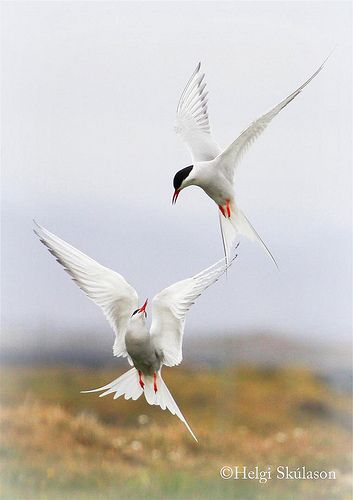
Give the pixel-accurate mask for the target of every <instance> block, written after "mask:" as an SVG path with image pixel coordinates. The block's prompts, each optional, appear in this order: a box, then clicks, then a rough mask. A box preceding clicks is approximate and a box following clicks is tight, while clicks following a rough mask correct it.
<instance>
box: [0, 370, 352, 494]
mask: <svg viewBox="0 0 353 500" xmlns="http://www.w3.org/2000/svg"><path fill="white" fill-rule="evenodd" d="M122 371H125V370H121V369H120V368H119V369H115V370H113V369H111V368H109V369H92V368H90V369H88V368H81V367H77V368H72V367H69V366H65V365H62V366H55V367H53V366H48V367H46V366H32V367H21V366H3V367H2V369H1V387H0V389H1V391H0V401H1V418H0V421H1V455H0V465H1V492H0V496H1V498H3V499H19V500H23V499H26V500H27V499H40V500H41V499H50V500H51V499H60V500H61V499H65V500H66V499H70V500H71V499H74V500H75V499H102V500H103V499H130V500H134V499H141V498H147V499H189V498H190V499H196V500H197V499H227V498H236V499H296V498H298V499H299V498H300V499H302V498H304V499H305V498H308V499H316V498H327V499H335V498H339V499H350V498H351V482H352V473H351V431H350V419H351V400H350V398H349V397H348V396H347V395H344V394H343V393H342V394H341V393H340V394H339V393H335V392H334V391H333V390H332V389H330V388H328V387H327V386H326V385H325V384H324V382H322V381H321V380H320V379H318V378H316V377H315V376H314V375H312V374H311V373H310V372H308V371H306V370H303V369H299V368H298V369H295V368H291V369H259V368H252V367H240V368H239V367H238V368H237V369H235V368H234V369H222V370H221V369H220V370H215V369H213V370H210V369H207V368H203V369H193V367H191V366H189V367H186V366H185V365H184V366H183V367H182V368H173V370H171V371H169V370H168V369H165V370H164V379H165V381H166V383H167V385H168V387H169V389H170V390H171V392H172V394H173V396H174V397H175V399H176V401H177V403H178V404H179V407H180V408H181V410H182V412H183V413H184V415H185V417H186V418H187V420H188V421H189V423H190V425H191V427H192V429H193V430H194V432H195V434H196V435H197V437H198V439H199V444H196V443H195V442H194V441H193V439H192V438H191V436H190V435H189V433H188V431H187V430H186V428H185V427H184V425H183V424H182V423H181V422H180V421H179V420H178V419H177V418H176V417H175V416H172V415H171V414H170V413H169V412H163V411H161V410H160V409H159V408H156V407H149V406H148V405H147V404H146V402H145V401H144V399H142V398H140V400H138V401H125V400H122V399H118V400H115V401H114V400H113V399H112V396H111V395H110V396H107V397H105V398H98V397H97V395H96V394H80V390H82V389H90V388H94V387H99V386H100V385H104V384H106V383H108V382H110V381H111V380H113V379H114V378H116V377H117V376H118V374H119V372H120V373H121V372H122ZM223 465H231V466H233V465H240V466H243V465H247V466H249V467H255V466H256V465H258V466H259V467H263V468H267V467H268V466H269V465H271V467H272V469H273V470H274V469H275V468H276V467H277V465H288V466H290V467H291V468H293V469H294V468H296V467H299V466H303V465H305V466H306V467H307V468H308V469H311V470H334V471H336V476H337V479H336V480H316V481H310V480H307V481H299V480H298V481H289V480H288V481H283V480H282V481H281V480H276V479H272V480H271V481H269V482H268V483H266V484H259V483H258V482H257V481H255V480H254V481H249V480H247V481H244V480H238V481H235V480H228V481H227V480H223V479H222V478H221V477H220V474H219V471H220V468H221V467H222V466H223Z"/></svg>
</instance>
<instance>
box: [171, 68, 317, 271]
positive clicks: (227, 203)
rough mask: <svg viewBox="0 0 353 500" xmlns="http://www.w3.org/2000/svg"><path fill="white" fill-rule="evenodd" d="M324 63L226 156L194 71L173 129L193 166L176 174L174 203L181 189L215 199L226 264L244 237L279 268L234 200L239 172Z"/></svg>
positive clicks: (201, 77) (246, 132) (248, 130)
mask: <svg viewBox="0 0 353 500" xmlns="http://www.w3.org/2000/svg"><path fill="white" fill-rule="evenodd" d="M326 60H327V59H326ZM326 60H325V61H324V62H323V63H322V65H321V66H320V67H319V68H318V69H317V70H316V71H315V73H314V74H313V75H312V76H311V77H310V78H309V79H308V80H306V81H305V82H304V83H303V84H302V85H301V86H300V87H299V88H298V89H297V90H295V91H294V92H293V93H292V94H290V95H289V96H288V97H286V98H285V99H284V100H283V101H281V102H280V103H279V104H278V105H277V106H275V107H274V108H273V109H272V110H271V111H269V112H268V113H266V114H264V115H262V116H261V117H260V118H258V119H257V120H256V121H254V122H253V123H252V124H251V125H250V126H249V127H248V128H246V129H245V130H244V131H243V132H242V133H241V134H240V136H239V137H238V138H237V139H235V141H234V142H232V144H230V146H228V147H227V148H226V149H224V150H223V151H222V149H221V148H220V146H219V145H218V144H217V143H216V142H215V140H214V139H213V137H212V135H211V129H210V123H209V117H208V107H207V95H208V92H207V91H206V83H205V81H204V78H205V75H204V74H202V73H201V71H200V68H201V63H199V64H198V66H197V67H196V69H195V71H194V73H193V74H192V76H191V78H190V80H189V82H188V84H187V85H186V87H185V89H184V91H183V93H182V95H181V97H180V100H179V104H178V107H177V121H176V127H175V129H176V132H177V133H178V134H179V135H180V136H181V138H182V139H183V141H184V142H185V143H186V145H187V147H188V149H189V150H190V153H191V156H192V160H193V165H190V166H188V167H185V168H183V169H182V170H179V171H178V172H177V173H176V175H175V177H174V181H173V185H174V190H175V191H174V195H173V199H172V203H173V204H174V203H176V201H177V199H178V196H179V193H180V191H181V190H182V189H184V188H186V187H188V186H192V185H194V186H199V187H201V188H202V189H203V190H204V191H205V193H206V194H207V195H208V196H209V197H210V198H212V200H213V201H214V202H215V203H216V204H217V205H218V207H219V220H220V227H221V234H222V241H223V247H224V252H225V257H226V260H227V261H228V259H229V255H230V253H231V249H232V247H233V245H234V242H235V239H236V236H237V235H238V234H239V233H240V234H243V235H244V236H246V237H248V238H249V239H250V240H253V241H257V242H258V243H260V245H261V246H262V247H263V248H264V249H265V251H266V252H267V253H268V254H269V256H270V257H271V259H272V260H273V262H274V263H275V264H276V261H275V259H274V257H273V256H272V254H271V252H270V251H269V249H268V248H267V246H266V245H265V243H264V242H263V241H262V239H261V238H260V236H259V235H258V233H257V232H256V231H255V229H254V228H253V226H252V225H251V224H250V222H249V220H248V219H247V218H246V216H245V215H244V213H243V212H242V211H241V210H240V208H239V206H238V205H237V203H236V201H235V198H234V186H233V185H234V177H235V171H236V167H237V166H238V164H239V162H240V160H241V159H242V156H243V154H244V153H245V152H246V151H247V149H248V148H249V146H250V145H251V144H252V143H253V142H254V141H255V139H257V137H258V136H259V135H260V134H261V133H262V132H263V131H264V130H265V128H266V127H267V125H268V124H269V123H270V121H271V120H272V119H273V118H274V117H275V116H276V115H277V114H278V113H279V112H280V111H281V110H282V109H283V108H284V107H285V106H287V104H289V103H290V102H291V101H292V100H293V99H294V98H295V97H296V96H297V95H298V94H299V93H300V92H301V91H302V90H303V88H304V87H305V86H306V85H308V83H309V82H311V80H312V79H313V78H315V76H316V75H317V74H318V73H319V72H320V71H321V70H322V68H323V66H324V64H325V62H326ZM276 266H277V264H276Z"/></svg>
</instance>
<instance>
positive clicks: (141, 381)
mask: <svg viewBox="0 0 353 500" xmlns="http://www.w3.org/2000/svg"><path fill="white" fill-rule="evenodd" d="M138 372H139V384H140V386H141V388H142V389H144V388H145V384H144V382H143V380H142V372H141V370H139V371H138Z"/></svg>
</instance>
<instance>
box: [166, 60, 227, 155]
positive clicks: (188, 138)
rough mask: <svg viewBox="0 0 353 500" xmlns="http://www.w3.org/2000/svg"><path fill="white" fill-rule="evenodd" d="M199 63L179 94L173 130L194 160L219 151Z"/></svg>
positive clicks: (203, 76) (216, 153) (217, 153)
mask: <svg viewBox="0 0 353 500" xmlns="http://www.w3.org/2000/svg"><path fill="white" fill-rule="evenodd" d="M200 68H201V63H199V64H198V65H197V67H196V69H195V71H194V72H193V74H192V75H191V78H190V80H189V81H188V84H187V85H186V87H185V89H184V91H183V93H182V94H181V97H180V100H179V103H178V107H177V117H176V126H175V131H176V132H177V134H179V135H180V137H181V138H182V140H183V141H184V142H185V143H186V145H187V147H188V148H189V150H190V153H191V156H192V159H193V161H194V162H198V161H206V160H213V159H214V158H215V157H216V156H217V155H219V153H220V152H221V149H220V147H219V146H218V144H217V143H216V142H215V141H214V139H213V138H212V135H211V129H210V122H209V118H208V108H207V94H208V92H207V91H206V82H205V81H204V79H205V75H204V74H202V73H201V72H200Z"/></svg>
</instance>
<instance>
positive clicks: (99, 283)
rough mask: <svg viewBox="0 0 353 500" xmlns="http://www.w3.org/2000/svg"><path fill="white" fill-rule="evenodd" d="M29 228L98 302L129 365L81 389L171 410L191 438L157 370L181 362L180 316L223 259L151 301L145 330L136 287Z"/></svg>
mask: <svg viewBox="0 0 353 500" xmlns="http://www.w3.org/2000/svg"><path fill="white" fill-rule="evenodd" d="M36 226H37V227H36V229H35V230H34V232H35V233H36V235H37V236H38V237H39V238H40V240H41V242H42V243H43V244H44V245H45V246H46V247H47V248H48V249H49V251H50V253H51V254H53V255H54V257H56V260H57V261H58V262H59V263H60V264H61V265H62V266H63V267H64V269H65V271H67V273H68V274H69V275H70V276H71V277H72V279H73V280H74V281H75V283H76V284H77V285H78V286H79V287H80V288H81V290H83V291H84V292H85V294H86V295H87V296H88V297H89V298H90V299H91V300H93V302H95V303H96V304H97V305H98V306H100V307H101V309H102V310H103V313H104V315H105V317H106V318H107V320H108V322H109V324H110V326H111V327H112V328H113V330H114V332H115V336H116V338H115V342H114V346H113V353H114V355H115V356H123V357H127V359H128V361H129V363H130V365H132V366H133V368H132V369H130V370H129V371H127V372H126V373H124V374H123V375H121V376H120V377H119V378H117V379H115V380H113V382H110V383H109V384H107V385H105V386H104V387H99V388H98V389H93V390H89V391H82V392H97V391H104V392H103V393H102V394H100V397H102V396H106V395H107V394H111V393H115V395H114V399H117V398H118V397H120V396H123V395H124V396H125V399H130V398H131V399H133V400H135V399H138V398H139V397H140V396H141V395H142V394H144V395H145V398H146V401H147V402H148V403H149V404H150V405H159V406H160V407H161V408H162V410H165V409H166V408H167V409H168V410H169V411H170V412H171V413H172V414H173V415H177V417H179V418H180V420H181V421H182V422H183V423H184V424H185V425H186V427H187V429H188V430H189V431H190V433H191V435H192V436H193V438H194V439H195V440H196V441H197V439H196V437H195V434H194V433H193V432H192V430H191V428H190V426H189V424H188V423H187V421H186V420H185V418H184V416H183V414H182V413H181V411H180V410H179V408H178V406H177V404H176V403H175V401H174V399H173V397H172V395H171V394H170V392H169V390H168V388H167V386H166V385H165V383H164V381H163V379H162V375H161V369H162V366H163V365H166V366H175V365H178V364H179V363H181V361H182V341H183V333H184V325H185V315H186V313H187V311H188V310H189V308H190V307H191V306H192V304H194V301H195V299H197V297H199V295H201V293H202V292H203V291H204V290H205V289H206V288H208V287H209V286H210V285H212V284H213V283H215V282H216V281H217V280H218V279H219V278H220V277H221V276H222V274H223V273H224V272H225V271H226V270H227V268H228V267H229V265H230V264H231V263H232V261H233V260H234V258H235V257H236V256H235V257H234V258H233V259H232V261H230V262H229V264H228V265H227V264H226V263H225V259H221V260H220V261H218V262H217V263H215V264H214V265H212V266H211V267H209V268H208V269H205V270H204V271H201V272H200V273H199V274H197V275H196V276H193V277H192V278H188V279H185V280H183V281H178V282H177V283H174V285H171V286H169V287H168V288H165V289H164V290H162V291H161V292H159V293H158V294H157V295H156V296H155V297H154V298H153V300H152V316H153V318H152V324H151V328H150V332H149V331H148V329H147V327H146V323H145V318H146V317H147V314H146V307H147V300H146V301H145V303H144V304H143V306H142V307H139V306H138V295H137V292H136V290H135V289H134V288H133V287H132V286H131V285H130V284H129V283H128V282H127V281H126V280H125V279H124V278H123V276H121V275H120V274H118V273H116V272H115V271H112V270H111V269H108V268H107V267H104V266H102V265H101V264H99V263H98V262H96V261H95V260H93V259H91V258H90V257H88V256H87V255H85V254H84V253H82V252H80V251H79V250H77V249H76V248H74V247H73V246H71V245H69V244H68V243H66V242H65V241H63V240H61V239H60V238H58V237H57V236H55V235H54V234H52V233H50V232H49V231H47V230H46V229H45V228H44V227H41V226H40V225H38V224H37V223H36Z"/></svg>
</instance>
